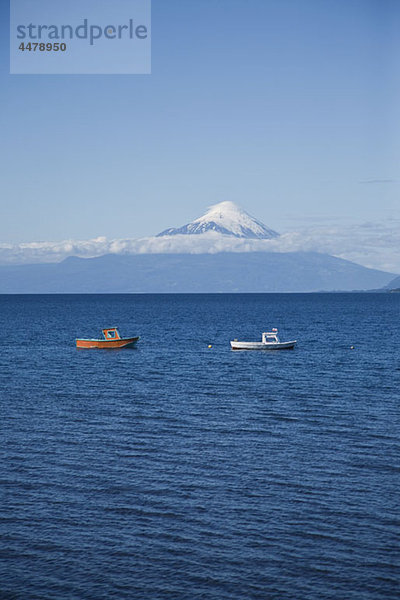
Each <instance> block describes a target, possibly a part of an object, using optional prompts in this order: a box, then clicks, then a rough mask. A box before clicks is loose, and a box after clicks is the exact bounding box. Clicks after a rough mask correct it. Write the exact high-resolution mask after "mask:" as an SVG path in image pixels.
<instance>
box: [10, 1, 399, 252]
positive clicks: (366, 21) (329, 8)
mask: <svg viewBox="0 0 400 600" xmlns="http://www.w3.org/2000/svg"><path fill="white" fill-rule="evenodd" d="M1 6H2V8H1V11H2V13H1V15H0V16H1V21H0V22H1V27H2V31H1V36H0V40H1V55H0V56H1V63H0V78H1V82H0V90H1V94H0V101H1V113H0V114H1V117H0V118H1V132H2V135H1V150H0V151H1V164H2V177H1V179H0V187H1V190H0V192H1V196H0V197H1V203H2V208H3V210H2V219H1V222H0V241H1V242H15V243H17V242H23V241H34V240H62V239H67V238H73V239H87V238H92V237H96V236H107V237H110V238H127V237H130V238H133V237H139V236H147V235H153V234H155V233H157V232H158V231H160V230H162V229H165V228H166V227H169V226H179V225H182V224H183V223H185V222H187V221H190V220H192V219H193V218H194V217H196V216H199V215H200V214H201V213H203V212H204V209H205V208H206V207H207V206H208V205H210V204H214V203H216V202H220V201H223V200H232V201H234V202H237V203H238V204H239V205H241V206H242V207H243V208H245V209H246V210H247V211H248V212H250V213H251V214H254V215H255V216H256V217H258V218H259V219H261V220H262V221H264V222H265V223H266V224H267V225H268V226H270V227H272V228H273V229H276V230H278V231H281V232H282V231H285V230H289V229H295V228H296V227H300V226H304V225H306V226H310V224H312V223H316V222H318V223H327V224H329V223H330V222H343V223H344V224H346V226H347V225H348V224H351V223H353V222H354V223H362V222H365V221H369V222H371V221H372V222H375V221H384V220H386V221H388V222H395V221H394V220H395V219H400V206H399V204H400V203H399V200H398V198H399V182H400V176H399V161H398V157H399V146H400V131H399V127H400V118H399V117H400V114H399V112H400V102H399V99H400V98H399V95H400V94H399V91H400V71H399V64H400V61H399V59H400V54H399V49H400V48H399V46H400V36H399V31H400V3H399V2H398V1H397V0H393V1H392V0H274V1H269V0H185V1H183V0H181V1H180V0H168V1H165V0H153V2H152V40H153V41H152V74H151V75H124V76H119V75H103V76H102V75H76V76H73V75H70V76H66V75H50V76H46V75H9V49H8V44H9V41H8V40H9V38H8V7H7V3H6V2H2V5H1Z"/></svg>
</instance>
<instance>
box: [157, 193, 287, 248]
mask: <svg viewBox="0 0 400 600" xmlns="http://www.w3.org/2000/svg"><path fill="white" fill-rule="evenodd" d="M207 231H215V232H217V233H222V234H224V235H231V236H234V237H237V238H247V239H261V240H270V239H272V238H276V237H278V236H279V234H278V233H277V232H276V231H273V230H272V229H269V228H268V227H266V226H265V225H264V224H263V223H261V221H258V220H257V219H255V218H254V217H251V216H250V215H249V214H248V213H247V212H246V211H244V210H243V209H242V208H240V207H239V206H237V205H236V204H235V203H234V202H229V201H227V202H220V203H219V204H214V205H213V206H210V208H209V210H208V211H207V212H206V214H205V215H203V216H202V217H199V218H198V219H196V220H195V221H192V222H191V223H188V224H187V225H183V227H178V228H170V229H165V230H164V231H162V232H161V233H159V234H158V235H157V237H163V236H167V235H179V234H183V235H196V234H201V233H206V232H207Z"/></svg>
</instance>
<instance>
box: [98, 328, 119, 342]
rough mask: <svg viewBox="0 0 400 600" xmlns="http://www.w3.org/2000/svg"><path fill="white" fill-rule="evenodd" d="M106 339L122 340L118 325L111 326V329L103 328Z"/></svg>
mask: <svg viewBox="0 0 400 600" xmlns="http://www.w3.org/2000/svg"><path fill="white" fill-rule="evenodd" d="M102 332H103V336H104V339H105V340H120V339H121V336H120V335H119V331H118V329H117V328H116V327H110V328H109V329H102Z"/></svg>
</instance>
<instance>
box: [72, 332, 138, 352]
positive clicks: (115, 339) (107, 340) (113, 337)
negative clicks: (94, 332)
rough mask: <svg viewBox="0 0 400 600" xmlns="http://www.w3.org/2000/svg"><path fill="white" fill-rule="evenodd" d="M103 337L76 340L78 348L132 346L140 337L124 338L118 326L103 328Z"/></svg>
mask: <svg viewBox="0 0 400 600" xmlns="http://www.w3.org/2000/svg"><path fill="white" fill-rule="evenodd" d="M102 332H103V339H100V340H96V339H92V340H90V339H81V340H76V347H77V348H109V349H114V348H132V347H133V346H134V345H135V344H136V342H137V341H138V339H139V336H137V337H130V338H122V337H121V336H120V335H119V331H118V329H117V328H116V327H109V328H108V329H102Z"/></svg>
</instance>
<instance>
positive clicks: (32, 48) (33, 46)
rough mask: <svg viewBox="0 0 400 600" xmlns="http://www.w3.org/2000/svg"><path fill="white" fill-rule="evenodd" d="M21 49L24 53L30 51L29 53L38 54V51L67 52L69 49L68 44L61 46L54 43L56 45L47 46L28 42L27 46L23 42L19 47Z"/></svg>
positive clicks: (42, 43)
mask: <svg viewBox="0 0 400 600" xmlns="http://www.w3.org/2000/svg"><path fill="white" fill-rule="evenodd" d="M19 49H20V50H22V52H24V51H25V50H28V52H36V50H39V52H51V51H53V52H59V51H61V52H65V51H66V49H67V44H64V43H61V44H60V43H58V42H54V44H52V43H50V42H48V43H47V44H45V43H44V42H33V43H32V42H28V43H27V44H24V42H22V43H21V44H20V45H19Z"/></svg>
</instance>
